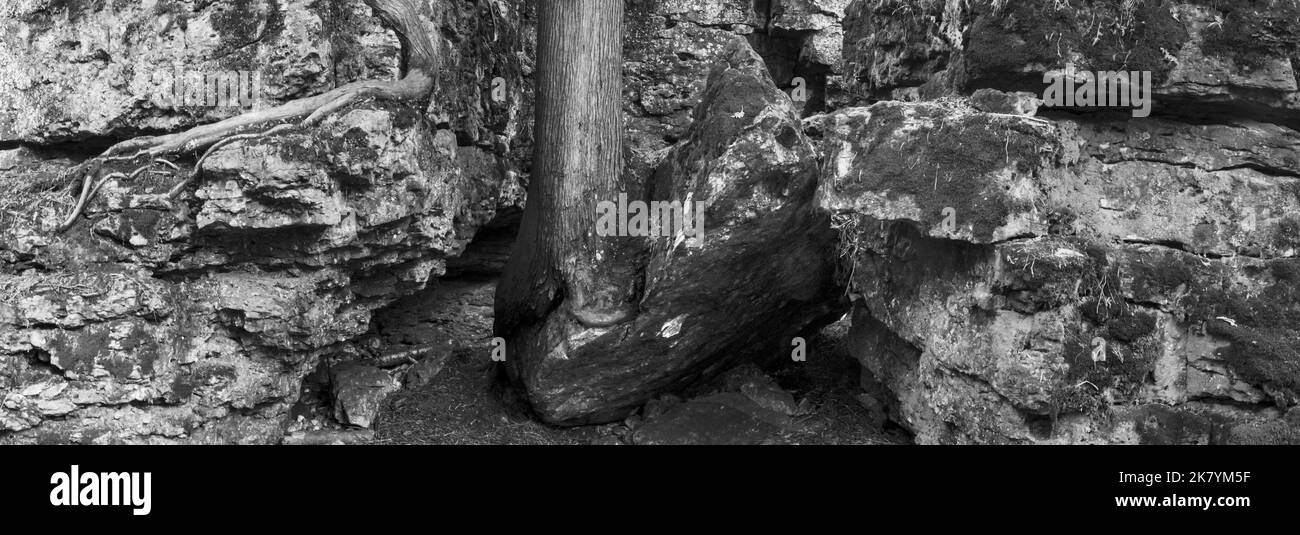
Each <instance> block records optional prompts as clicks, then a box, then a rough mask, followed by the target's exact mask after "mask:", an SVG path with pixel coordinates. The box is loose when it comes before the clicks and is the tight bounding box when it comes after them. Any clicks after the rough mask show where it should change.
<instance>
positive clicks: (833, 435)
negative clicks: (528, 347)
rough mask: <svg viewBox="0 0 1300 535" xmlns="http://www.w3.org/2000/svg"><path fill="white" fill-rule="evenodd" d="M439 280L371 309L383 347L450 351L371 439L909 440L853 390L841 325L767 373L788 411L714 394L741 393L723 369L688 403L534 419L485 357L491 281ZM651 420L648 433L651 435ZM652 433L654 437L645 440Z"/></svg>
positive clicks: (672, 399) (398, 397) (382, 417)
mask: <svg viewBox="0 0 1300 535" xmlns="http://www.w3.org/2000/svg"><path fill="white" fill-rule="evenodd" d="M436 284H437V286H435V287H432V288H430V289H429V290H426V291H425V292H424V293H423V294H421V295H416V296H412V297H411V298H409V299H407V300H405V301H403V302H401V303H398V304H397V305H395V306H393V307H390V308H389V309H387V310H385V311H382V313H381V314H380V315H378V316H377V317H376V320H375V324H376V325H377V331H378V333H377V334H378V336H379V338H380V340H381V341H382V344H383V345H384V346H385V350H386V351H394V350H398V349H401V348H403V347H414V346H418V345H420V344H428V343H435V342H439V341H450V343H451V344H452V346H453V348H454V349H453V351H452V353H451V356H450V357H448V358H447V361H446V364H445V365H444V366H443V368H442V370H441V371H440V372H439V373H438V374H437V375H436V376H434V378H433V379H432V380H431V381H429V382H428V383H427V384H425V385H422V386H414V385H411V386H408V387H404V388H403V389H402V390H401V391H399V392H397V393H396V394H393V395H392V396H389V398H388V399H387V400H386V401H385V403H384V405H383V408H382V409H381V411H380V414H379V416H378V418H377V419H376V421H375V424H374V431H375V433H374V438H373V440H372V441H371V442H372V443H375V444H629V443H762V444H902V443H908V442H910V438H909V437H908V435H907V433H906V432H904V431H903V430H902V429H901V428H898V427H897V426H894V425H893V424H892V423H888V422H885V421H883V420H884V418H883V413H881V412H880V409H879V408H875V409H874V410H873V409H871V408H869V407H875V406H876V404H873V403H871V402H870V400H868V402H866V403H864V402H863V401H861V400H860V399H859V396H861V395H863V393H862V390H861V388H860V387H859V386H858V381H859V367H858V364H857V362H856V361H854V360H853V359H852V358H851V357H849V356H848V355H847V353H845V351H844V350H843V347H842V345H841V344H840V338H841V337H842V336H843V334H844V332H843V331H844V325H843V324H842V323H837V324H835V325H832V326H831V327H828V328H827V329H825V330H823V331H822V333H819V334H818V335H817V336H814V337H812V338H811V339H810V340H809V351H808V360H807V361H805V362H789V363H788V364H785V365H782V366H781V367H779V368H777V369H769V370H766V372H765V375H766V376H767V377H768V378H770V379H771V381H770V382H774V383H775V384H776V385H777V386H779V389H773V390H774V391H776V392H777V393H778V394H780V390H784V391H785V392H787V393H788V394H789V399H793V400H795V401H797V404H798V405H799V410H798V411H797V412H795V413H794V414H792V415H789V416H784V415H771V414H767V415H765V414H759V413H758V412H757V409H755V410H749V409H746V408H745V406H744V405H737V404H735V403H732V404H731V405H732V406H731V407H729V406H727V404H726V403H721V404H720V403H713V402H711V400H714V399H719V400H735V399H740V400H741V401H744V400H743V398H742V397H741V396H740V395H739V394H737V393H735V392H730V393H729V392H728V391H729V390H731V391H734V390H736V389H735V388H734V385H732V386H731V387H729V386H728V384H727V383H728V382H729V381H730V382H732V383H734V382H735V381H734V378H733V379H728V378H726V377H725V376H724V377H723V378H719V379H718V380H715V381H714V382H713V383H711V384H709V385H704V386H702V387H698V388H697V389H694V391H693V392H692V393H691V394H692V398H691V399H689V400H682V399H680V398H677V397H676V396H664V398H662V399H660V400H656V403H655V408H654V409H651V408H649V407H648V408H647V409H645V410H643V411H641V412H640V413H638V414H634V415H632V416H630V417H628V418H627V420H625V421H623V422H617V423H613V424H606V425H599V426H583V427H574V428H558V427H552V426H548V425H545V424H542V423H541V422H539V421H538V420H536V419H534V418H533V416H532V415H531V413H530V412H529V411H528V407H527V404H526V403H524V402H523V401H522V400H521V399H519V397H518V396H517V394H516V393H515V392H514V390H513V389H512V388H510V387H509V386H508V384H507V382H506V381H505V379H504V377H503V372H502V370H501V368H500V366H501V365H500V364H498V363H493V362H492V361H491V359H490V349H489V348H490V342H491V338H492V337H491V328H492V295H493V293H492V292H493V290H494V288H495V284H496V280H495V278H493V277H491V276H482V275H468V276H465V277H462V278H454V279H448V278H444V279H441V280H439V281H438V282H437V283H436ZM751 368H752V369H750V370H748V371H747V373H749V374H751V375H755V376H758V377H759V379H760V380H764V381H766V379H763V378H762V375H763V374H764V372H759V371H757V368H753V367H751ZM727 396H730V397H727ZM697 400H698V401H697ZM665 407H667V408H665ZM734 407H739V408H740V410H736V409H735V408H734ZM683 409H690V410H683ZM695 409H703V410H695ZM746 410H749V412H746ZM701 414H703V415H704V416H702V417H701V416H700V415H701ZM771 416H776V417H778V418H780V419H778V420H773V418H771ZM674 419H676V420H674ZM769 422H770V423H769ZM772 423H774V424H775V425H772ZM651 428H654V429H655V431H654V432H653V433H652V432H651ZM730 429H736V430H737V431H736V432H734V433H733V432H731V431H729V430H730ZM651 435H653V437H654V440H650V439H649V438H648V437H650V436H651Z"/></svg>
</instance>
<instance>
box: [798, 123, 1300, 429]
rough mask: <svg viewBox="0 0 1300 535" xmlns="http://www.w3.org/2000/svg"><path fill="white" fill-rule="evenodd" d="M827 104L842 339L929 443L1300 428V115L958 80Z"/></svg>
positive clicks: (824, 197) (826, 185) (824, 196)
mask: <svg viewBox="0 0 1300 535" xmlns="http://www.w3.org/2000/svg"><path fill="white" fill-rule="evenodd" d="M820 124H822V125H823V126H824V128H825V130H824V133H825V137H824V150H825V161H826V165H825V173H824V175H823V183H822V185H821V187H820V190H819V198H820V202H821V205H822V206H823V207H826V208H827V209H829V210H832V211H834V212H835V213H836V214H838V215H837V216H836V218H837V222H838V223H839V225H840V227H841V231H842V237H841V247H842V248H843V251H844V253H845V254H846V255H848V257H849V261H850V262H851V263H852V273H853V276H852V282H851V291H852V292H853V293H854V294H855V302H856V305H855V314H854V319H853V321H854V334H853V336H854V341H853V344H852V345H853V348H854V351H855V352H856V355H857V356H858V357H859V358H860V359H861V360H862V361H863V363H864V365H865V366H866V367H867V368H868V369H869V370H870V371H871V372H873V374H874V375H875V376H876V377H878V378H880V379H881V380H882V381H883V382H884V383H886V385H887V386H888V387H889V388H890V390H891V391H892V392H894V394H895V396H896V398H897V399H896V405H895V410H896V415H897V417H898V418H899V419H900V421H902V422H903V423H905V424H906V425H907V426H909V427H910V428H911V429H913V431H914V432H916V434H917V439H918V440H919V441H922V442H959V443H964V442H977V443H1003V442H1070V443H1079V442H1119V443H1133V442H1143V443H1150V442H1157V443H1166V442H1174V443H1183V442H1187V443H1209V442H1213V443H1221V442H1235V441H1246V442H1250V441H1282V442H1287V441H1294V439H1295V437H1296V434H1295V433H1296V428H1295V427H1294V425H1293V424H1292V423H1289V420H1288V419H1287V418H1286V415H1287V414H1288V413H1289V411H1291V410H1292V409H1291V408H1292V407H1294V406H1295V404H1296V401H1295V386H1296V382H1295V378H1296V377H1297V375H1296V372H1298V371H1300V368H1298V367H1297V366H1300V359H1297V357H1296V355H1297V353H1296V348H1297V347H1300V346H1298V345H1297V343H1300V338H1297V336H1296V332H1295V330H1294V329H1295V325H1297V323H1296V319H1298V318H1297V316H1296V314H1297V309H1296V304H1295V300H1294V299H1293V298H1292V297H1290V296H1291V295H1292V294H1293V293H1295V292H1296V291H1297V289H1298V288H1300V287H1297V279H1296V278H1295V277H1294V274H1293V272H1294V271H1295V270H1296V268H1297V267H1298V266H1300V264H1297V259H1296V258H1295V257H1296V254H1297V247H1296V246H1297V244H1296V242H1295V232H1294V229H1295V228H1296V227H1297V224H1298V223H1300V220H1297V216H1296V214H1297V213H1300V212H1298V211H1297V208H1300V207H1298V206H1297V203H1300V196H1298V195H1297V194H1298V193H1300V190H1298V189H1297V186H1300V183H1298V181H1300V174H1297V173H1296V168H1295V167H1296V162H1300V159H1297V156H1298V155H1300V153H1297V150H1300V143H1298V142H1297V141H1300V139H1298V138H1297V136H1296V133H1295V132H1294V131H1291V130H1289V129H1287V128H1285V127H1281V126H1276V125H1271V124H1265V123H1255V122H1252V121H1249V120H1244V121H1241V122H1240V123H1237V124H1221V125H1190V124H1185V123H1180V122H1175V121H1168V120H1154V119H1150V120H1142V119H1133V120H1131V121H1128V122H1125V123H1118V124H1117V123H1112V122H1091V121H1073V120H1066V119H1059V120H1054V121H1046V120H1043V119H1040V118H1036V117H1029V116H1023V115H1009V114H996V113H986V112H980V111H978V110H976V109H974V108H971V107H969V106H967V105H966V103H965V102H964V101H961V100H957V99H947V100H944V101H940V102H922V103H900V102H882V103H879V104H876V105H874V106H871V107H869V108H851V109H845V110H840V111H839V112H836V113H834V114H831V115H829V116H827V117H826V118H824V120H822V122H821V123H820ZM958 140H960V141H958Z"/></svg>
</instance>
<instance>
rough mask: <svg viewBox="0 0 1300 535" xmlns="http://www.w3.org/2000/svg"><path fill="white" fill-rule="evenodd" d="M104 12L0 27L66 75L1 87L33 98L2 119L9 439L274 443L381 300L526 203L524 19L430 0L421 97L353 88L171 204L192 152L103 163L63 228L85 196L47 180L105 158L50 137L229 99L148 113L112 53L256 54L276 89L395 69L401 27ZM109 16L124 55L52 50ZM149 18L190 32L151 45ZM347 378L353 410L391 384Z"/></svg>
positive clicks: (47, 14)
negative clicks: (314, 375)
mask: <svg viewBox="0 0 1300 535" xmlns="http://www.w3.org/2000/svg"><path fill="white" fill-rule="evenodd" d="M37 4H41V3H39V2H38V3H37ZM83 4H84V5H83ZM100 4H101V3H92V2H85V3H80V2H70V3H69V2H65V3H61V4H60V5H58V6H44V7H42V6H40V5H36V4H32V3H27V4H22V5H20V6H18V7H12V8H5V11H3V12H0V24H5V25H8V26H9V27H14V26H17V27H20V28H27V30H26V31H25V32H24V31H22V30H19V31H16V32H4V33H3V34H0V35H4V37H3V38H4V39H14V38H16V37H15V36H18V37H22V38H24V39H27V43H26V44H23V45H22V46H5V47H3V50H4V51H3V52H0V54H7V55H9V56H8V57H6V58H5V59H6V60H8V61H3V62H0V65H4V68H5V69H16V70H18V71H21V72H38V71H39V72H41V73H42V75H43V76H47V77H50V78H51V80H50V83H49V84H45V85H51V86H52V87H54V88H59V89H60V90H59V91H54V92H49V91H48V89H44V88H37V87H35V86H33V87H32V88H26V87H23V86H20V85H0V95H3V97H0V101H3V102H7V103H20V104H24V105H22V106H18V107H17V108H15V109H16V110H17V113H18V115H11V116H10V117H11V118H12V120H10V119H9V118H7V119H6V120H4V121H0V124H4V125H5V126H4V127H0V141H3V142H6V143H8V142H14V143H18V145H17V148H12V149H10V148H8V147H7V146H6V150H4V151H3V152H0V180H2V181H3V184H4V186H5V188H6V190H9V191H11V192H16V193H15V194H13V195H9V196H8V197H7V198H6V199H5V201H6V202H5V203H4V206H3V207H0V208H4V216H0V397H2V398H3V400H2V403H3V405H0V443H31V442H86V443H106V442H151V443H157V442H180V441H186V442H222V443H227V442H277V441H279V440H280V439H281V438H282V437H283V435H284V428H285V424H286V423H287V422H286V415H287V414H288V408H289V406H290V405H291V404H293V403H294V401H295V400H296V399H297V398H298V395H299V390H300V388H302V385H303V377H304V376H306V375H307V374H308V373H309V372H311V371H312V370H315V369H316V368H317V366H318V365H319V364H320V363H322V362H325V363H330V362H335V361H340V362H342V361H348V360H353V359H355V358H356V357H357V356H364V355H365V352H364V348H359V347H358V346H356V345H354V344H353V341H354V340H355V339H356V338H357V337H359V336H361V335H363V334H365V333H366V332H367V329H368V327H369V322H370V318H371V314H372V312H373V311H375V310H378V309H380V308H382V307H385V306H387V305H388V304H390V303H392V302H394V301H395V300H397V299H399V298H401V297H403V296H406V295H410V294H412V293H414V292H416V291H417V290H419V289H420V288H422V287H424V285H425V284H426V283H427V282H428V281H429V280H430V279H431V278H434V277H437V276H440V275H441V274H442V273H443V271H444V270H445V265H446V262H447V259H448V258H452V257H455V256H456V255H458V254H460V252H461V251H462V250H463V249H464V247H465V245H466V243H468V242H469V240H471V239H472V238H473V236H474V235H475V233H476V231H477V230H478V229H479V228H480V227H481V226H482V225H484V224H485V223H486V222H487V221H488V220H490V219H491V218H492V217H493V216H494V214H496V212H497V210H498V207H502V206H510V205H514V204H517V203H518V202H520V200H521V199H520V198H519V196H518V195H517V193H513V192H516V191H517V190H518V184H516V183H515V179H513V178H511V176H512V175H513V174H516V171H515V170H516V169H518V168H519V166H520V165H521V163H522V162H524V160H525V158H523V157H521V156H520V155H519V154H520V151H526V150H527V149H526V147H527V145H528V143H530V141H529V139H530V138H531V137H530V136H525V135H521V132H526V131H529V130H531V127H528V126H527V125H526V123H524V122H523V121H521V117H526V116H527V115H528V114H530V113H531V112H530V111H528V107H529V106H530V105H529V104H528V102H527V99H528V98H530V97H529V95H528V94H527V93H526V92H523V91H518V90H513V89H511V90H506V91H502V92H498V93H496V94H494V93H493V92H492V87H493V84H494V82H493V80H494V78H501V79H502V82H503V83H504V85H505V86H506V87H507V88H520V87H524V86H525V85H527V84H528V82H526V79H525V72H526V71H527V70H528V69H531V65H528V64H527V58H526V55H525V54H523V51H524V50H525V47H526V44H527V41H528V40H529V39H531V37H530V36H529V30H526V29H521V28H520V25H521V24H523V23H524V22H526V21H527V17H525V16H524V13H521V11H520V10H521V3H515V2H499V1H490V2H478V3H474V4H465V3H459V2H431V3H428V4H427V6H426V11H425V12H423V13H422V14H421V15H422V16H423V17H425V18H426V20H427V21H428V26H429V28H431V34H432V35H433V36H435V43H436V44H437V46H439V48H440V52H441V53H442V54H443V56H442V57H443V58H444V59H446V61H447V63H446V65H447V68H446V69H445V70H444V71H443V72H441V73H440V74H439V78H438V81H437V87H436V89H435V91H434V95H433V96H432V103H431V104H430V106H429V108H428V109H427V110H414V109H409V108H406V107H403V106H399V105H394V104H389V103H384V102H375V101H361V102H358V103H355V104H353V105H350V106H348V107H345V108H343V109H341V110H338V111H336V112H334V113H332V114H331V115H330V116H328V117H327V118H326V119H325V120H324V121H323V122H321V123H320V124H318V125H317V126H314V127H311V128H309V129H306V130H291V131H289V132H286V133H283V134H279V135H276V136H272V137H267V138H261V139H252V140H243V141H238V142H235V143H232V144H229V145H225V146H223V147H221V148H220V149H219V150H217V151H216V152H214V153H213V154H212V155H211V156H210V157H209V158H207V159H206V160H205V161H204V163H203V168H202V175H201V177H200V178H199V179H198V180H197V181H196V183H195V184H193V185H191V186H190V187H189V188H188V189H187V190H186V192H185V193H184V194H183V195H182V196H181V197H179V198H177V199H174V200H173V199H168V198H167V196H166V195H165V193H166V191H167V189H168V188H170V187H171V186H173V185H175V184H176V183H178V182H179V181H180V180H181V177H183V176H186V175H187V174H188V173H189V171H190V170H191V169H192V167H193V165H194V162H193V160H189V161H185V160H179V161H177V163H178V164H179V166H180V168H179V169H178V170H175V171H173V170H172V169H169V168H168V167H166V166H163V165H156V166H154V167H153V168H152V169H151V170H149V172H146V173H144V174H142V175H140V176H138V177H137V178H135V179H134V180H124V179H109V180H108V181H107V182H105V184H104V186H103V187H102V188H101V189H100V190H99V191H98V194H97V195H96V196H95V198H94V199H93V201H92V202H91V203H89V205H88V207H87V209H86V216H85V218H83V219H81V220H80V221H78V222H77V224H76V225H74V226H73V227H72V228H71V229H70V230H68V231H67V232H65V233H62V234H57V233H54V232H53V230H54V228H55V227H56V226H57V224H58V223H59V222H61V219H62V218H63V217H64V216H65V215H66V214H67V213H68V211H69V210H70V208H71V206H70V202H71V201H69V198H72V200H75V195H76V193H77V192H76V191H70V189H71V188H68V189H64V187H63V186H64V185H63V184H59V183H58V182H57V181H58V180H59V176H60V173H61V172H62V171H63V169H66V168H67V167H70V166H71V165H73V164H76V163H78V162H79V161H81V160H82V159H84V158H85V157H87V156H89V155H90V154H93V153H95V152H98V149H97V148H96V149H91V148H90V147H91V146H93V144H91V145H87V146H86V147H84V149H85V150H86V151H87V152H88V153H82V152H81V151H82V150H83V147H80V146H78V145H76V144H69V143H63V142H65V141H69V140H78V139H87V140H96V139H101V138H112V137H115V136H120V135H127V134H130V133H135V132H139V131H142V130H152V129H165V130H175V129H177V128H180V127H183V126H187V125H189V124H193V123H195V122H207V121H210V120H213V119H216V118H219V117H221V116H224V115H222V114H225V113H226V112H225V111H221V110H209V109H201V108H196V109H194V110H182V111H164V110H157V109H152V108H149V107H148V104H145V103H142V102H141V101H139V100H138V99H135V98H134V97H133V96H132V95H134V94H135V93H134V91H135V85H132V84H135V83H136V82H135V81H138V78H139V76H140V75H141V74H140V73H132V72H130V70H129V69H125V71H124V68H123V67H122V65H127V64H130V65H150V64H156V63H163V62H170V61H174V60H175V61H182V62H190V63H187V64H186V65H187V68H193V69H196V70H203V69H217V68H232V69H233V68H237V67H239V65H238V64H242V63H241V62H252V63H257V64H259V65H265V66H267V67H266V68H267V69H268V74H273V75H264V80H267V81H274V82H273V86H274V90H268V91H266V92H265V93H264V96H267V102H264V103H262V104H269V103H272V102H274V101H276V100H283V99H289V98H293V97H298V96H303V95H307V94H314V93H317V92H319V91H320V90H323V89H327V88H329V87H333V86H334V85H336V84H338V83H342V82H345V81H347V80H348V79H349V78H356V77H363V76H364V77H366V78H372V77H391V75H393V74H395V73H396V68H397V64H398V58H397V55H398V49H397V48H396V40H395V39H394V38H392V37H391V34H390V33H388V32H387V31H384V30H382V29H381V28H380V27H378V26H377V25H376V23H375V22H374V18H373V16H371V15H370V13H369V9H368V8H366V7H364V4H362V3H361V2H359V1H358V2H343V3H339V4H333V3H330V5H329V6H326V5H325V4H323V3H312V2H288V3H284V2H279V3H277V2H249V3H246V4H239V5H238V6H229V5H220V4H210V3H205V4H204V7H203V8H202V9H200V10H199V11H193V10H192V8H193V7H194V6H190V5H189V4H190V3H188V2H169V1H163V0H160V1H159V2H146V3H145V6H143V7H138V8H137V7H126V8H124V7H119V6H109V5H103V6H101V5H100ZM92 6H93V7H92ZM268 10H269V11H268ZM182 14H183V15H182ZM236 14H237V15H238V16H239V17H240V18H239V20H240V21H247V20H259V21H263V22H264V23H263V22H259V23H258V25H256V33H253V34H249V35H245V34H246V33H247V32H249V31H252V30H253V29H254V26H253V25H249V24H246V23H245V22H239V23H238V24H234V23H231V22H230V20H227V19H230V17H232V16H235V15H236ZM252 15H257V16H256V17H252ZM182 16H186V17H191V19H192V20H189V21H188V23H186V22H184V21H182V20H180V18H179V17H182ZM249 17H251V18H249ZM169 20H171V21H172V22H171V23H168V22H167V21H169ZM222 20H226V22H225V23H221V21H222ZM345 21H351V22H345ZM155 23H156V24H155ZM69 24H70V25H71V26H69ZM169 24H170V25H169ZM223 24H224V25H223ZM102 27H112V28H116V29H125V31H124V33H123V35H121V36H120V38H114V39H115V40H114V41H113V42H112V43H110V46H117V45H122V48H120V49H115V50H111V51H103V50H100V49H98V48H93V47H92V48H86V47H87V46H89V45H81V47H80V48H76V49H75V50H77V51H82V52H84V53H85V55H86V58H85V61H86V62H89V63H85V62H83V63H76V62H71V63H69V61H67V59H66V58H64V56H61V55H60V54H65V55H66V54H74V55H75V54H76V53H80V52H74V51H70V49H68V48H67V47H64V46H62V45H60V44H59V43H64V42H68V41H69V38H68V37H67V35H70V33H69V32H71V33H77V32H80V33H81V34H85V35H93V34H94V29H96V28H102ZM155 32H156V33H158V34H160V35H162V36H163V38H164V39H165V40H168V41H183V42H184V43H188V45H189V48H184V49H183V50H181V51H176V50H173V49H169V48H166V47H160V46H156V45H153V44H149V45H148V46H146V43H152V39H153V38H154V33H155ZM322 36H327V38H325V37H322ZM245 37H247V38H248V39H246V40H242V41H241V39H244V38H245ZM253 38H256V39H253ZM72 42H76V40H75V39H74V40H72ZM96 46H98V45H96ZM223 51H224V52H225V54H220V53H219V52H223ZM169 54H170V55H169ZM197 57H202V58H210V57H220V58H221V59H218V60H204V61H198V60H194V58H197ZM358 62H362V63H363V64H361V63H358ZM45 63H49V64H71V65H73V67H70V68H68V69H63V70H58V69H55V70H51V69H48V68H44V67H42V65H43V64H45ZM295 69H297V70H295ZM292 73H299V74H292ZM489 75H490V76H489ZM114 76H116V77H119V78H120V77H125V78H124V80H126V81H125V82H122V84H125V85H122V84H118V83H117V82H116V81H115V80H118V79H117V78H113V77H114ZM5 80H6V82H5V83H10V82H12V81H13V80H21V78H20V77H5ZM92 95H93V96H94V97H95V98H94V99H92V98H91V96H92ZM498 97H500V98H498ZM38 99H45V100H42V101H41V102H43V104H41V105H36V104H35V103H37V100H38ZM97 99H98V100H97ZM65 103H75V105H73V104H68V105H65ZM27 104H31V105H27ZM14 111H15V110H0V113H6V112H11V113H12V112H14ZM191 112H195V113H191ZM231 113H234V112H231ZM5 129H8V130H5ZM0 146H4V145H0ZM145 163H147V162H146V161H135V162H115V163H113V164H112V165H109V166H106V167H105V169H102V170H100V171H99V172H100V173H101V174H107V173H109V172H111V171H126V172H130V171H131V170H132V169H135V168H136V167H138V166H140V165H143V164H145ZM74 180H75V181H76V182H78V184H79V183H80V177H76V178H75V179H74ZM362 369H364V368H362ZM370 370H372V371H374V370H373V368H370ZM354 371H355V368H352V369H351V371H349V368H348V367H346V366H345V367H342V368H340V369H339V370H336V373H334V374H333V375H334V378H335V379H336V383H335V386H336V387H338V388H337V389H336V395H338V396H339V398H340V399H346V400H348V401H347V402H346V403H342V404H340V405H339V406H338V407H336V408H338V409H340V410H341V411H343V412H342V414H343V419H344V420H347V421H349V422H351V423H353V424H355V425H361V426H364V425H368V420H369V419H370V417H371V416H372V415H373V410H372V409H373V405H374V403H373V402H374V399H375V397H376V396H375V395H374V394H375V392H372V390H379V391H383V390H386V389H385V388H377V389H376V388H373V387H374V386H375V384H378V383H377V382H376V381H373V380H371V379H376V378H378V376H374V377H371V376H373V375H374V374H370V375H371V376H366V375H364V374H361V375H358V374H357V373H353V372H354ZM378 373H380V374H385V372H378ZM372 383H373V384H372ZM380 393H381V394H382V392H380Z"/></svg>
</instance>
